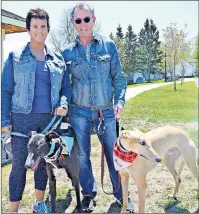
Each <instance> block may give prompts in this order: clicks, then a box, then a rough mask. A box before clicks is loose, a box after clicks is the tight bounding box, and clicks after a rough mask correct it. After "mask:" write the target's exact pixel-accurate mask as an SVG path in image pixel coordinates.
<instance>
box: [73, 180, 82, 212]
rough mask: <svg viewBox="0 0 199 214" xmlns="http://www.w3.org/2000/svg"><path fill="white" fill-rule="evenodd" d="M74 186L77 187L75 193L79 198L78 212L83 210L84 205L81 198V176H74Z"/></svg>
mask: <svg viewBox="0 0 199 214" xmlns="http://www.w3.org/2000/svg"><path fill="white" fill-rule="evenodd" d="M72 183H73V186H74V188H75V193H76V199H77V211H78V213H81V212H82V205H81V200H80V186H79V178H78V177H76V178H73V179H72Z"/></svg>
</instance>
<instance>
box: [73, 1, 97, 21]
mask: <svg viewBox="0 0 199 214" xmlns="http://www.w3.org/2000/svg"><path fill="white" fill-rule="evenodd" d="M77 8H78V9H85V10H89V11H90V12H91V13H92V15H93V16H95V12H94V8H93V7H92V6H91V5H89V4H88V3H86V2H79V3H77V4H76V5H75V6H74V7H73V8H72V10H71V21H72V20H73V15H74V12H75V9H77Z"/></svg>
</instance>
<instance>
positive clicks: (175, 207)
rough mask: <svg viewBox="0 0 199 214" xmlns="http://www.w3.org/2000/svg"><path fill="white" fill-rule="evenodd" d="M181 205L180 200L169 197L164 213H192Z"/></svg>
mask: <svg viewBox="0 0 199 214" xmlns="http://www.w3.org/2000/svg"><path fill="white" fill-rule="evenodd" d="M180 203H181V201H180V200H178V199H176V200H175V199H174V198H173V197H169V200H168V202H167V203H165V206H164V211H165V213H190V212H189V210H187V209H185V208H182V207H180V206H179V204H180Z"/></svg>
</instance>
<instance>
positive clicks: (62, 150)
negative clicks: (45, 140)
mask: <svg viewBox="0 0 199 214" xmlns="http://www.w3.org/2000/svg"><path fill="white" fill-rule="evenodd" d="M50 144H51V147H50V151H49V153H48V154H47V155H46V156H45V157H44V159H45V161H46V162H48V163H51V164H52V165H53V166H54V164H53V163H54V162H55V161H57V160H58V159H59V158H60V159H61V160H64V156H63V154H66V155H69V156H70V152H71V150H72V147H73V144H74V137H68V136H60V137H57V138H53V139H51V142H50ZM55 148H57V149H56V151H55Z"/></svg>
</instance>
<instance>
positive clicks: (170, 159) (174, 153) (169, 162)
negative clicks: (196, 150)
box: [164, 148, 184, 199]
mask: <svg viewBox="0 0 199 214" xmlns="http://www.w3.org/2000/svg"><path fill="white" fill-rule="evenodd" d="M180 155H181V153H180V151H179V150H178V149H177V148H172V149H170V150H169V151H167V152H166V154H165V156H164V162H165V165H166V167H167V168H168V170H169V172H170V173H171V174H172V176H173V178H174V181H175V184H176V186H175V190H174V193H173V197H174V198H175V199H176V194H177V192H178V189H179V186H180V183H181V179H180V174H181V171H182V168H183V165H184V164H183V163H182V164H181V166H180V170H179V172H178V173H177V171H176V169H175V163H176V160H177V159H178V158H179V157H180Z"/></svg>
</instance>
